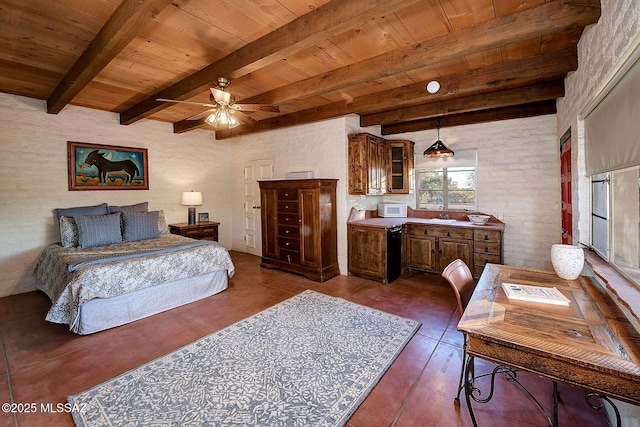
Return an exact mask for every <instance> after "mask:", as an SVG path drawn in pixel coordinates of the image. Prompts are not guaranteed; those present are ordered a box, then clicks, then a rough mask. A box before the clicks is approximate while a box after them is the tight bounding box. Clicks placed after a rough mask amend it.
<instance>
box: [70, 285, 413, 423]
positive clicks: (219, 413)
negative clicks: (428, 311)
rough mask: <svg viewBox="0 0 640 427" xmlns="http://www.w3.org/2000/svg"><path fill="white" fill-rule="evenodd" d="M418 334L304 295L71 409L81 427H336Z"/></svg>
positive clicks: (393, 320)
mask: <svg viewBox="0 0 640 427" xmlns="http://www.w3.org/2000/svg"><path fill="white" fill-rule="evenodd" d="M419 327H420V323H419V322H416V321H414V320H410V319H405V318H401V317H398V316H395V315H391V314H388V313H385V312H382V311H379V310H375V309H372V308H369V307H365V306H362V305H358V304H354V303H352V302H349V301H346V300H344V299H341V298H335V297H331V296H328V295H324V294H321V293H318V292H314V291H305V292H302V293H300V294H298V295H296V296H294V297H292V298H290V299H288V300H286V301H283V302H281V303H279V304H277V305H274V306H273V307H270V308H268V309H266V310H264V311H262V312H260V313H258V314H256V315H254V316H251V317H249V318H247V319H244V320H241V321H240V322H237V323H235V324H233V325H231V326H229V327H227V328H225V329H222V330H220V331H218V332H215V333H213V334H211V335H209V336H207V337H204V338H202V339H200V340H198V341H195V342H193V343H191V344H189V345H187V346H185V347H182V348H180V349H178V350H176V351H174V352H172V353H169V354H167V355H165V356H162V357H160V358H158V359H156V360H153V361H151V362H149V363H147V364H145V365H142V366H140V367H138V368H135V369H133V370H131V371H129V372H126V373H124V374H122V375H120V376H118V377H116V378H113V379H111V380H109V381H106V382H104V383H102V384H99V385H97V386H95V387H93V388H91V389H88V390H85V391H83V392H81V393H79V394H76V395H73V396H69V403H70V404H71V405H75V407H77V408H79V409H80V411H77V412H73V415H74V421H75V422H76V424H77V425H78V426H91V427H94V426H158V425H163V426H300V427H308V426H343V425H344V424H345V423H346V422H347V420H348V419H349V417H350V416H351V415H352V414H353V412H354V411H355V410H356V408H357V407H358V405H360V403H362V401H363V400H364V399H365V397H366V396H367V395H368V394H369V392H370V391H371V389H372V388H373V387H374V386H375V385H376V383H377V382H378V380H379V379H380V378H381V377H382V375H383V374H384V373H385V372H386V370H387V369H388V368H389V366H390V365H391V364H392V363H393V361H394V360H395V359H396V357H397V356H398V355H399V354H400V352H401V351H402V349H403V348H404V347H405V345H406V344H407V343H408V342H409V340H410V339H411V337H412V336H413V335H414V334H415V333H416V331H417V330H418V328H419Z"/></svg>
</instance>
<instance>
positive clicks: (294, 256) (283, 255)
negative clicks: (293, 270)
mask: <svg viewBox="0 0 640 427" xmlns="http://www.w3.org/2000/svg"><path fill="white" fill-rule="evenodd" d="M279 259H280V260H282V261H284V262H287V263H289V264H300V252H297V251H290V250H287V249H280V256H279Z"/></svg>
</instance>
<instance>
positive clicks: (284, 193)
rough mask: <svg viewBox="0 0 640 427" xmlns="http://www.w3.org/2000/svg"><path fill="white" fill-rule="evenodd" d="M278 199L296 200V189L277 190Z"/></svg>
mask: <svg viewBox="0 0 640 427" xmlns="http://www.w3.org/2000/svg"><path fill="white" fill-rule="evenodd" d="M278 200H298V191H297V190H289V189H287V190H278Z"/></svg>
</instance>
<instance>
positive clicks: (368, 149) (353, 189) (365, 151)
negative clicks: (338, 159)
mask: <svg viewBox="0 0 640 427" xmlns="http://www.w3.org/2000/svg"><path fill="white" fill-rule="evenodd" d="M413 145H414V143H413V142H412V141H387V140H386V139H384V138H381V137H379V136H375V135H371V134H369V133H356V134H350V135H349V171H348V174H349V194H352V195H380V194H390V193H395V194H409V193H410V192H411V190H412V183H411V177H412V175H413Z"/></svg>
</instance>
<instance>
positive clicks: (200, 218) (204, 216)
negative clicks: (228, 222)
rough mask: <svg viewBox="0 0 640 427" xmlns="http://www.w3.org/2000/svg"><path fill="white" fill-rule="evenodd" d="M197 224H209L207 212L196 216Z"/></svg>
mask: <svg viewBox="0 0 640 427" xmlns="http://www.w3.org/2000/svg"><path fill="white" fill-rule="evenodd" d="M198 222H209V212H200V213H199V214H198Z"/></svg>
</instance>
